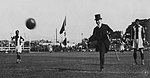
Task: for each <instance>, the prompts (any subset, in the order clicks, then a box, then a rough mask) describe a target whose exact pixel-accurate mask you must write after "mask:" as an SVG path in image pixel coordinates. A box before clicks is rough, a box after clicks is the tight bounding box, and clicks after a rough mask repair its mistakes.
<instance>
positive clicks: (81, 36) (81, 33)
mask: <svg viewBox="0 0 150 78" xmlns="http://www.w3.org/2000/svg"><path fill="white" fill-rule="evenodd" d="M82 39H83V33H81V41H82Z"/></svg>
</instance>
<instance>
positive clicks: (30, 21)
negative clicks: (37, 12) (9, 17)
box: [26, 18, 36, 30]
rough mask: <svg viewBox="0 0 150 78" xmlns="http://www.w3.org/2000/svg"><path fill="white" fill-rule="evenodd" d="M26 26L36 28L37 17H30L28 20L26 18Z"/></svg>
mask: <svg viewBox="0 0 150 78" xmlns="http://www.w3.org/2000/svg"><path fill="white" fill-rule="evenodd" d="M26 27H27V28H28V29H30V30H31V29H34V28H35V27H36V22H35V19H33V18H28V19H27V20H26Z"/></svg>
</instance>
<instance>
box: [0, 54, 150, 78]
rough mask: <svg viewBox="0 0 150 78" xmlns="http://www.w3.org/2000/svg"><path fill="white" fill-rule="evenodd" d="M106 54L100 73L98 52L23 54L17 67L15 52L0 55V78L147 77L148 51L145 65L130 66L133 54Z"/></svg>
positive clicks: (149, 68) (149, 75)
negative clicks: (102, 69)
mask: <svg viewBox="0 0 150 78" xmlns="http://www.w3.org/2000/svg"><path fill="white" fill-rule="evenodd" d="M117 54H118V55H119V58H120V60H117V57H116V55H115V52H108V53H106V54H105V65H104V71H102V72H99V69H100V66H99V62H100V61H99V53H98V52H53V53H28V54H27V53H23V54H21V56H22V62H21V63H20V64H16V54H15V53H9V54H5V53H0V78H150V57H149V56H150V52H148V51H145V52H144V54H145V65H140V53H139V52H138V64H139V65H133V57H132V52H124V53H123V54H122V53H120V52H117Z"/></svg>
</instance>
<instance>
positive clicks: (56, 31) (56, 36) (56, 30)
mask: <svg viewBox="0 0 150 78" xmlns="http://www.w3.org/2000/svg"><path fill="white" fill-rule="evenodd" d="M56 43H57V28H56Z"/></svg>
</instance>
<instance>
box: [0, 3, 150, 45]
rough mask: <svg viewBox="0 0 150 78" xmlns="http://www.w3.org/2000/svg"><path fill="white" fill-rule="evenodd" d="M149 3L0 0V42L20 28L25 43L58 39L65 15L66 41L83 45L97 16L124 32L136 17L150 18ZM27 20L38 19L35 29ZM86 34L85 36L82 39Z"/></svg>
mask: <svg viewBox="0 0 150 78" xmlns="http://www.w3.org/2000/svg"><path fill="white" fill-rule="evenodd" d="M149 7H150V0H0V27H1V28H0V39H10V36H12V35H14V31H15V30H16V29H19V30H20V32H21V35H23V36H24V37H25V39H26V40H38V39H48V40H51V41H54V40H55V38H56V29H57V32H58V40H60V41H61V40H62V35H60V34H59V31H60V29H61V26H62V23H63V20H64V19H65V16H66V21H67V23H66V31H67V38H68V40H69V41H72V42H80V41H81V39H82V38H84V37H85V38H89V37H90V35H92V32H93V28H94V27H95V26H96V24H95V20H94V18H95V17H94V15H95V14H97V13H100V14H101V16H102V18H103V20H102V22H103V23H105V24H108V25H109V26H110V27H111V28H112V29H113V30H114V31H117V30H119V31H125V29H126V28H127V27H128V25H129V24H131V22H132V21H134V20H135V19H136V18H139V19H143V18H144V19H145V18H146V19H148V18H150V8H149ZM28 18H34V19H35V20H36V24H37V25H36V28H35V29H33V30H29V29H27V28H26V26H25V22H26V20H27V19H28ZM81 33H83V36H81Z"/></svg>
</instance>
